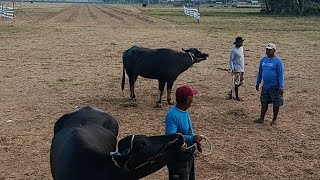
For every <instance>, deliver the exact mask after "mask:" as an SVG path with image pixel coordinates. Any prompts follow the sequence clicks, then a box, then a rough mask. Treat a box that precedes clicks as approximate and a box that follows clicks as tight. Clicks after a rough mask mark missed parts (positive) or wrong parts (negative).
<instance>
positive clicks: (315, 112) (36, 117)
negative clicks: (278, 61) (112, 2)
mask: <svg viewBox="0 0 320 180" xmlns="http://www.w3.org/2000/svg"><path fill="white" fill-rule="evenodd" d="M310 26H312V24H310ZM317 30H319V29H315V31H317ZM318 32H319V31H318ZM310 33H311V32H310V31H303V30H296V31H290V32H277V34H276V37H275V35H274V32H272V31H270V30H269V31H268V30H266V31H263V32H261V31H252V30H251V31H250V29H247V30H243V36H244V37H245V39H246V41H245V44H244V47H245V49H247V50H249V51H246V64H247V66H246V74H245V76H246V82H245V83H246V84H245V85H244V86H243V87H242V88H241V95H242V97H243V99H244V101H243V102H234V101H230V100H226V99H225V97H226V91H227V89H228V86H229V77H228V75H227V72H225V71H221V70H219V69H218V68H227V67H228V65H227V61H228V56H229V50H230V48H231V47H232V42H233V39H234V38H235V37H236V36H237V35H238V34H233V33H230V32H228V31H227V30H226V31H224V30H221V29H220V31H219V30H217V33H215V34H209V33H206V31H203V32H202V31H200V30H191V29H189V30H188V29H187V28H183V29H181V28H180V27H179V26H177V25H175V24H173V23H170V22H167V21H164V20H160V19H156V18H153V17H149V16H147V15H145V14H141V13H140V11H139V9H137V8H134V7H128V6H118V7H116V8H115V7H114V6H106V5H85V4H81V5H76V4H74V5H70V4H22V5H21V8H20V11H19V12H18V13H17V14H16V20H15V21H14V22H5V21H2V20H0V49H1V51H0V90H1V91H0V106H1V111H0V132H1V133H0V154H1V156H0V179H6V180H9V179H15V180H16V179H23V180H31V179H51V174H50V166H49V149H50V144H51V139H52V134H53V125H54V123H55V121H56V120H57V119H58V118H59V117H60V116H62V115H63V114H65V113H67V112H70V111H74V110H76V109H78V108H79V107H82V106H86V105H92V106H95V107H98V108H100V109H103V110H105V111H108V112H110V113H112V114H113V115H114V117H116V118H117V119H118V120H119V122H120V138H121V137H124V136H126V135H129V134H147V135H158V134H163V131H164V122H163V120H164V116H165V114H166V111H167V110H168V109H169V107H168V106H165V107H163V108H162V109H156V108H154V107H153V106H154V104H155V101H156V98H157V81H155V80H148V79H143V78H139V79H138V81H137V83H136V95H137V98H138V101H137V106H136V107H133V106H129V107H127V106H126V104H127V103H128V102H129V98H128V97H129V86H128V79H126V86H125V91H124V92H121V89H120V81H121V77H122V74H121V73H122V63H121V54H122V52H123V51H124V50H125V49H127V48H129V47H131V46H132V45H142V46H146V47H151V48H160V47H167V48H172V49H176V50H180V49H181V48H188V47H197V48H199V49H200V50H202V51H203V52H206V53H209V55H210V57H209V59H208V60H207V61H205V62H201V63H199V64H196V65H194V66H193V67H192V68H191V69H189V70H187V71H186V72H185V73H183V74H182V75H181V76H179V78H178V79H177V81H176V83H175V85H174V89H176V87H178V86H179V85H182V84H190V85H192V86H193V87H194V88H196V89H198V90H199V91H200V92H201V94H200V95H198V96H197V97H195V98H194V104H193V106H192V108H191V109H190V113H191V116H192V118H193V121H194V127H195V130H196V132H197V133H199V134H203V135H206V136H207V137H209V138H210V141H211V142H212V144H213V152H212V153H211V154H210V155H209V156H199V157H198V159H197V161H196V163H197V167H196V169H197V170H196V171H197V172H196V174H197V177H198V179H203V180H207V179H320V162H319V160H320V148H319V147H320V140H319V137H320V126H319V124H320V122H319V117H320V115H319V110H320V98H319V97H320V96H319V94H318V86H319V77H318V76H319V74H320V65H319V57H320V53H319V48H320V42H319V39H320V38H319V33H318V36H317V37H312V36H310ZM269 40H274V41H275V42H276V43H277V45H278V46H279V47H280V48H279V52H278V53H279V55H280V56H281V57H282V59H283V60H284V63H285V67H286V77H285V80H286V89H285V95H284V96H285V106H284V107H283V108H281V110H280V115H279V122H278V126H277V127H270V126H269V125H268V124H269V123H268V122H269V121H270V119H271V111H270V110H271V108H270V109H269V112H268V114H267V117H266V119H267V121H268V122H267V123H266V124H264V125H258V124H254V123H252V121H253V120H254V119H256V118H257V117H258V116H259V110H260V107H259V94H258V93H257V92H256V91H255V77H256V72H257V67H258V61H259V59H260V57H261V56H262V55H264V45H265V44H266V43H268V41H269ZM144 179H146V180H147V179H163V180H164V179H167V170H166V168H163V169H161V170H160V171H158V172H156V173H154V174H152V175H150V176H148V177H146V178H144Z"/></svg>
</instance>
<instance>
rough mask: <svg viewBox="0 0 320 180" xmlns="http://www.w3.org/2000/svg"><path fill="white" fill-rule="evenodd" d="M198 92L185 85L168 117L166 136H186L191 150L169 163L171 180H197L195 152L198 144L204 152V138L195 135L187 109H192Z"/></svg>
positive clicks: (179, 91) (177, 95) (198, 148)
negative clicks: (202, 141) (176, 134)
mask: <svg viewBox="0 0 320 180" xmlns="http://www.w3.org/2000/svg"><path fill="white" fill-rule="evenodd" d="M196 94H198V91H197V90H195V89H192V88H191V87H190V86H187V85H184V86H181V87H179V88H178V89H177V91H176V101H177V104H176V105H174V106H172V108H171V109H170V110H169V111H168V113H167V115H166V126H165V134H166V135H170V134H175V133H181V134H183V135H184V137H185V139H186V142H187V144H188V147H190V148H189V149H187V150H186V151H184V152H181V153H179V154H177V160H176V161H170V160H169V162H168V165H167V166H168V169H169V180H195V169H194V152H195V150H196V149H195V147H194V146H192V144H194V143H196V144H197V150H198V151H199V152H202V150H201V144H200V141H201V140H202V137H201V136H200V135H196V134H195V133H194V130H193V127H192V119H191V117H190V115H189V112H188V111H187V109H189V108H190V107H191V103H192V102H193V95H196Z"/></svg>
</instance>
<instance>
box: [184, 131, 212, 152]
mask: <svg viewBox="0 0 320 180" xmlns="http://www.w3.org/2000/svg"><path fill="white" fill-rule="evenodd" d="M201 137H202V139H205V140H206V141H207V142H208V144H209V146H210V151H209V152H208V153H201V152H199V151H198V149H197V143H194V144H192V145H191V146H189V147H187V148H186V150H187V149H190V148H193V147H195V148H196V150H197V153H199V154H201V155H204V156H208V155H210V154H211V152H212V143H211V141H210V140H209V138H208V137H206V136H205V135H201Z"/></svg>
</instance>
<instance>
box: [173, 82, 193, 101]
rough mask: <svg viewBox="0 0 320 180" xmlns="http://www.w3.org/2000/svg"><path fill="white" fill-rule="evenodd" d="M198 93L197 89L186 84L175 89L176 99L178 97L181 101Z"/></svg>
mask: <svg viewBox="0 0 320 180" xmlns="http://www.w3.org/2000/svg"><path fill="white" fill-rule="evenodd" d="M196 94H198V91H197V90H195V89H192V88H191V87H190V86H188V85H184V86H181V87H179V88H178V89H177V91H176V99H179V100H181V101H183V100H186V99H187V98H188V97H189V96H191V95H196Z"/></svg>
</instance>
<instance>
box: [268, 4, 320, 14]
mask: <svg viewBox="0 0 320 180" xmlns="http://www.w3.org/2000/svg"><path fill="white" fill-rule="evenodd" d="M264 3H265V6H266V9H265V12H266V13H269V14H278V15H320V0H264Z"/></svg>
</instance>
